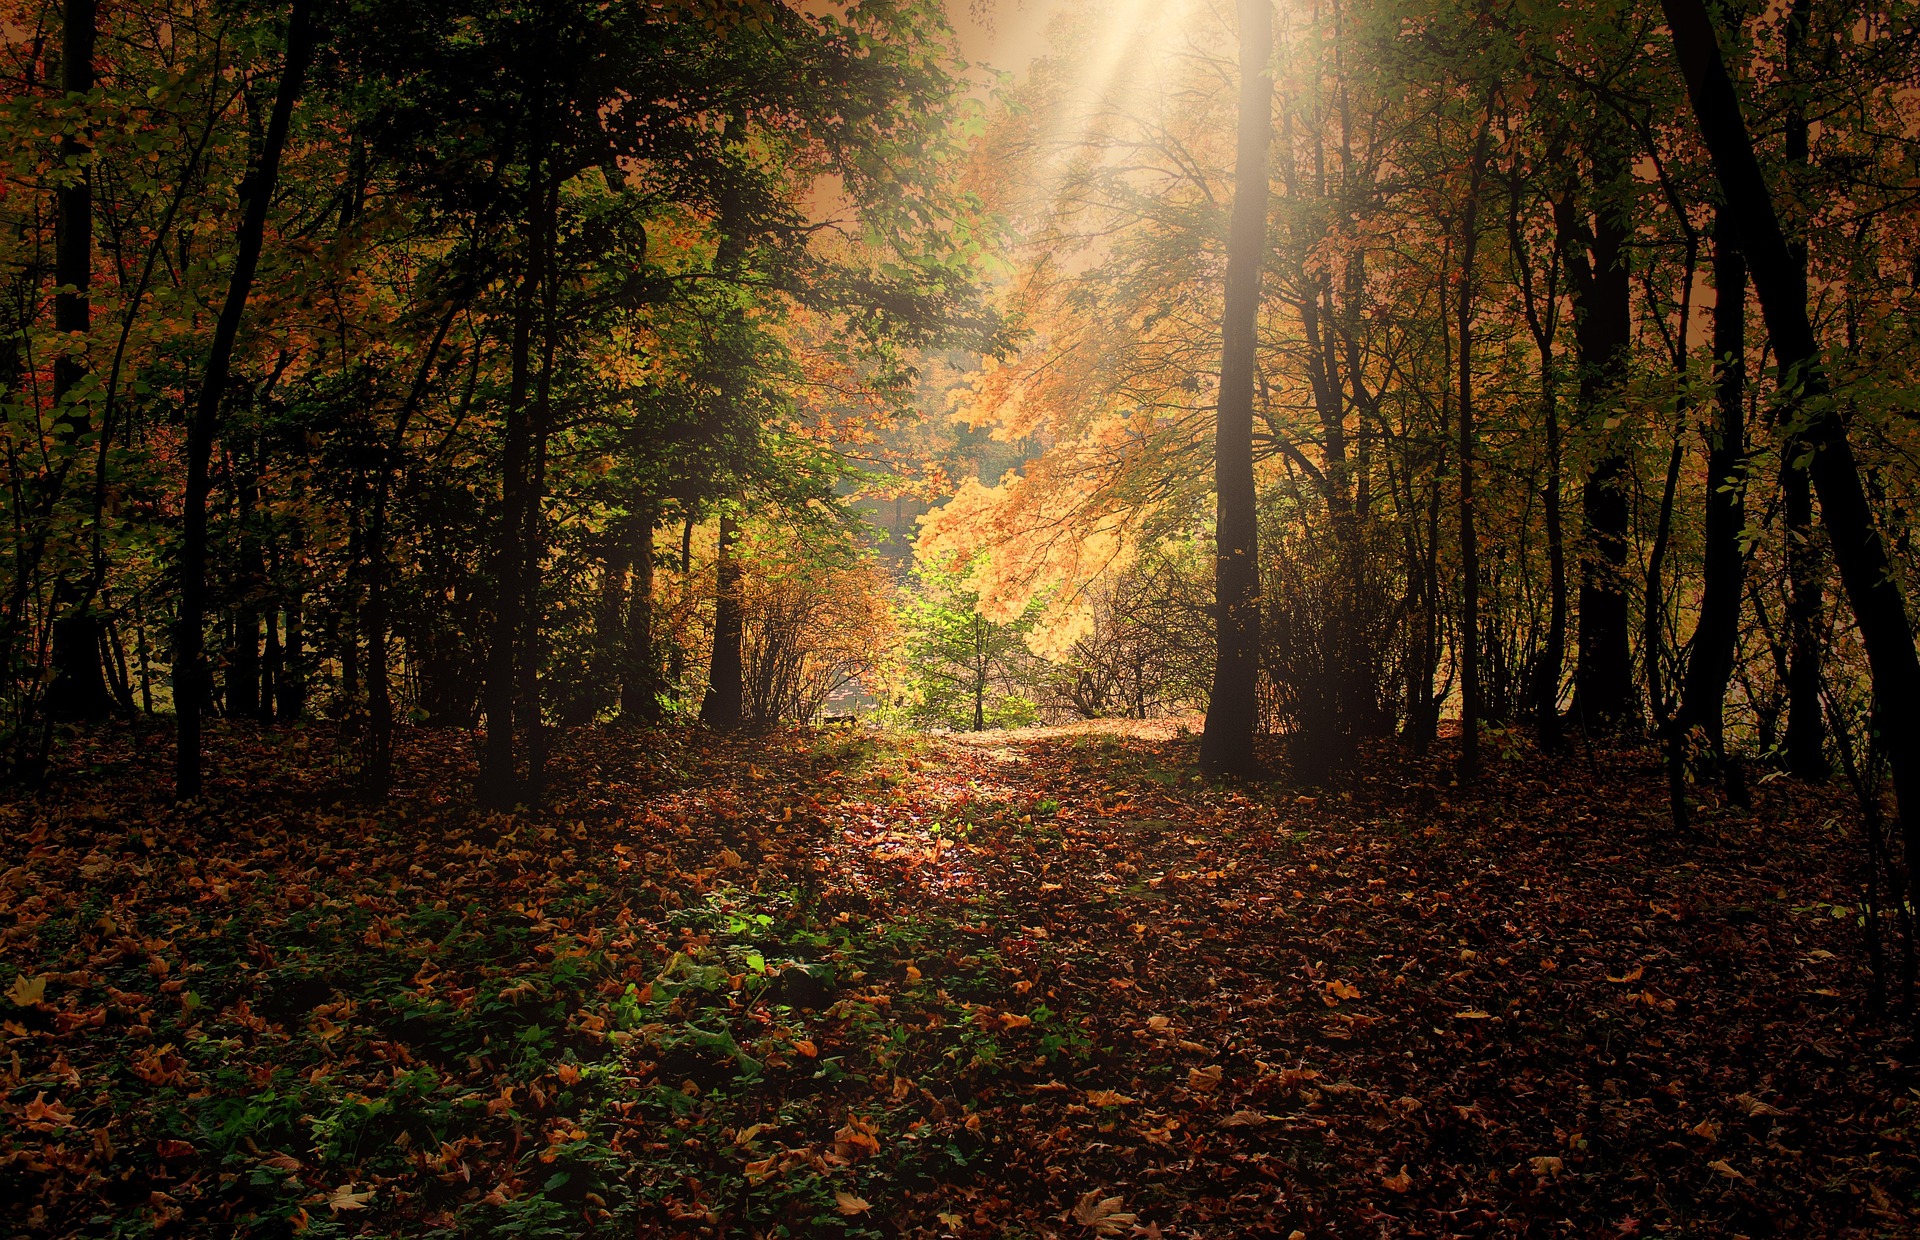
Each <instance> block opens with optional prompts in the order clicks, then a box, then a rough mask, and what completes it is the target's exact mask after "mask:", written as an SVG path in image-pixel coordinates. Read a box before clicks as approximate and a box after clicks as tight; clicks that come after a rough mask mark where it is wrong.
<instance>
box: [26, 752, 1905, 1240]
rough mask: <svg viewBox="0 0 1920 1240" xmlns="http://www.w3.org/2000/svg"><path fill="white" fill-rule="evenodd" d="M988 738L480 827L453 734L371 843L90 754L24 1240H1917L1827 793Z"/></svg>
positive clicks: (41, 875) (252, 765)
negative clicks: (123, 1239) (1102, 1239)
mask: <svg viewBox="0 0 1920 1240" xmlns="http://www.w3.org/2000/svg"><path fill="white" fill-rule="evenodd" d="M981 740H982V738H973V740H972V741H971V742H962V741H960V740H956V739H951V738H949V739H938V740H935V739H926V738H921V739H913V738H902V737H889V736H876V735H871V734H864V733H856V734H852V735H847V734H832V735H823V734H806V733H799V734H788V735H781V736H776V737H768V738H758V739H747V740H739V741H728V742H724V743H720V742H715V741H712V740H710V739H702V738H700V737H699V736H697V735H696V734H691V733H673V732H662V733H651V734H639V735H633V734H619V733H613V732H607V733H591V734H582V735H579V736H577V737H576V738H575V739H574V741H573V743H572V745H571V746H570V748H569V749H568V750H567V752H566V754H565V757H564V760H563V769H562V770H561V771H560V773H559V778H558V780H557V783H556V787H557V792H556V799H555V803H554V804H553V805H552V806H551V807H550V808H549V810H547V811H545V812H543V813H541V814H537V815H527V816H522V817H518V818H501V817H479V816H475V815H474V814H473V813H472V812H471V811H470V810H468V809H466V808H464V792H463V789H464V787H465V785H464V782H463V781H464V779H465V777H466V768H465V765H464V764H465V762H466V755H467V754H468V753H469V752H470V750H469V749H468V747H467V742H466V738H464V737H460V736H457V735H444V736H435V735H432V734H425V735H421V736H418V737H416V738H415V743H414V744H413V746H412V747H411V748H410V750H409V752H408V753H407V755H406V759H407V765H406V771H405V781H406V786H407V787H408V788H409V789H410V790H411V792H410V794H409V796H408V797H407V798H406V799H405V800H403V801H402V802H401V803H400V804H398V805H396V806H395V807H393V808H392V809H390V810H388V811H384V812H382V813H379V814H375V813H371V812H369V811H367V810H365V809H362V808H359V807H355V806H352V805H350V804H345V803H334V802H333V801H332V799H331V794H330V793H329V791H328V789H329V786H330V785H329V781H330V779H331V778H332V775H331V772H332V771H333V770H335V769H337V766H336V764H335V763H334V762H333V758H332V754H331V750H330V748H329V742H328V739H327V738H326V737H325V736H324V735H322V734H307V733H301V734H293V733H282V732H268V733H252V732H246V733H240V734H237V735H234V736H229V737H226V738H225V739H224V740H223V741H222V749H221V752H220V757H221V759H222V761H221V763H220V764H219V769H221V770H222V771H223V772H225V779H226V782H225V783H224V784H223V785H221V786H218V787H216V790H215V793H214V798H213V806H212V808H211V809H209V810H207V811H205V812H203V813H198V814H196V815H194V816H193V817H192V818H191V819H184V820H183V819H182V818H181V817H180V815H179V813H178V812H177V811H175V810H174V809H173V808H172V807H171V806H169V805H166V804H165V803H164V802H163V801H162V800H161V799H160V794H159V793H158V792H156V791H151V790H152V789H157V788H159V787H161V786H163V784H162V782H161V781H160V780H159V779H157V778H156V779H155V780H153V781H152V782H148V781H147V780H145V779H144V778H143V774H144V773H146V768H147V767H148V766H151V767H153V773H154V774H155V775H156V776H157V775H158V774H160V773H161V772H162V768H163V767H164V763H165V760H166V755H165V754H164V753H159V754H155V753H151V752H148V751H146V750H143V749H133V748H129V747H126V746H125V745H124V744H121V743H119V742H103V743H102V744H101V745H100V746H99V747H98V749H97V750H95V751H93V752H90V753H86V754H84V755H81V757H82V759H83V760H84V766H81V765H77V766H76V768H75V775H74V778H73V779H71V780H70V781H68V782H67V783H66V784H64V785H63V787H62V791H61V792H60V793H59V794H58V795H57V796H56V797H55V798H54V799H53V800H51V801H48V802H43V803H34V804H25V803H23V804H19V805H15V806H12V807H6V810H7V812H9V813H10V814H11V815H12V825H11V829H10V831H9V832H8V833H7V836H6V839H7V843H6V845H5V847H6V850H7V851H6V853H5V855H4V857H0V861H3V862H4V864H3V865H0V870H4V874H5V877H4V879H3V880H0V926H4V927H5V931H4V933H5V935H6V939H5V944H6V946H5V957H4V963H5V964H6V965H7V966H9V969H10V972H9V973H4V974H0V989H5V988H6V987H9V986H11V987H13V988H14V990H13V993H14V994H15V996H16V998H15V1001H14V1002H13V1003H12V1004H11V1005H10V1007H11V1010H12V1011H13V1012H14V1017H13V1019H12V1020H11V1021H10V1023H8V1025H7V1034H8V1038H9V1047H10V1048H11V1050H12V1051H13V1052H15V1053H17V1054H18V1055H19V1060H18V1064H17V1066H16V1067H14V1068H13V1070H12V1074H11V1076H10V1079H9V1082H8V1090H7V1093H6V1103H5V1106H6V1108H7V1117H8V1131H7V1133H6V1135H5V1136H4V1137H3V1138H0V1200H6V1201H9V1202H11V1203H14V1204H12V1205H9V1206H7V1207H4V1209H5V1210H6V1211H8V1212H9V1213H8V1214H7V1217H9V1218H11V1219H13V1221H15V1222H16V1224H17V1225H19V1226H20V1227H22V1228H24V1229H28V1230H32V1231H36V1232H38V1233H40V1234H100V1228H99V1227H97V1226H96V1225H95V1224H93V1223H90V1222H89V1221H88V1220H97V1219H109V1218H110V1219H113V1220H116V1222H115V1224H114V1226H115V1227H116V1228H117V1229H118V1230H120V1231H121V1232H125V1233H127V1234H132V1233H133V1232H137V1231H141V1230H145V1229H151V1230H157V1231H159V1232H162V1233H164V1232H166V1231H168V1230H169V1229H173V1228H177V1227H179V1226H181V1225H183V1224H185V1223H186V1222H187V1221H189V1220H195V1219H199V1220H208V1221H212V1222H216V1223H218V1224H220V1225H222V1226H224V1227H226V1228H228V1229H229V1230H231V1231H234V1232H236V1233H238V1234H257V1235H280V1234H285V1233H286V1232H287V1231H288V1230H289V1228H290V1227H294V1226H302V1227H304V1228H306V1233H307V1234H320V1235H329V1234H361V1233H365V1234H383V1235H385V1234H404V1235H420V1234H434V1233H436V1232H437V1233H438V1234H444V1235H449V1236H451V1235H460V1236H501V1237H506V1236H529V1235H531V1236H539V1235H551V1236H571V1235H581V1234H594V1235H599V1234H605V1235H621V1236H634V1235H638V1236H720V1235H727V1236H773V1235H789V1236H809V1237H810V1236H834V1235H847V1236H926V1237H935V1236H957V1237H973V1236H1026V1237H1040V1236H1048V1235H1052V1236H1061V1237H1081V1236H1096V1235H1106V1236H1128V1235H1139V1234H1144V1235H1183V1236H1204V1237H1221V1238H1223V1240H1224V1238H1227V1237H1237V1236H1259V1235H1273V1236H1281V1237H1286V1236H1290V1235H1293V1234H1294V1233H1296V1232H1299V1233H1304V1234H1305V1235H1308V1236H1350V1235H1356V1234H1374V1233H1380V1234H1388V1235H1434V1236H1438V1235H1495V1234H1501V1235H1504V1234H1513V1233H1523V1234H1540V1235H1546V1234H1578V1235H1621V1236H1626V1235H1635V1234H1656V1233H1662V1232H1667V1233H1684V1234H1688V1235H1726V1236H1732V1235H1739V1234H1745V1235H1756V1236H1757V1235H1763V1234H1793V1235H1847V1234H1856V1235H1882V1234H1883V1235H1900V1234H1909V1233H1908V1230H1907V1228H1908V1220H1909V1218H1910V1217H1911V1215H1912V1213H1913V1210H1914V1202H1915V1196H1914V1194H1915V1187H1916V1179H1915V1177H1914V1156H1913V1149H1912V1146H1911V1144H1910V1126H1911V1123H1912V1111H1911V1109H1910V1104H1911V1103H1912V1100H1913V1098H1914V1097H1915V1095H1914V1094H1912V1093H1910V1092H1909V1090H1910V1088H1911V1087H1912V1086H1913V1085H1914V1084H1915V1079H1914V1074H1913V1072H1912V1071H1911V1070H1910V1069H1909V1068H1908V1067H1907V1066H1906V1064H1907V1061H1909V1060H1910V1059H1911V1058H1912V1055H1911V1054H1910V1052H1909V1050H1908V1047H1909V1043H1907V1042H1906V1041H1905V1040H1902V1039H1894V1038H1891V1037H1888V1036H1886V1035H1884V1033H1883V1032H1882V1031H1880V1030H1878V1029H1876V1028H1875V1027H1874V1026H1873V1025H1872V1024H1871V1023H1870V1022H1868V1021H1865V1020H1863V1019H1859V1018H1857V1017H1856V1015H1855V1013H1858V1012H1860V1011H1862V1010H1864V995H1863V982H1862V978H1861V973H1860V970H1859V969H1858V968H1857V967H1856V963H1855V958H1856V957H1857V955H1858V931H1857V929H1855V928H1854V925H1853V920H1854V917H1855V910H1854V909H1853V908H1852V907H1851V904H1852V898H1851V886H1850V884H1851V875H1850V872H1849V870H1848V868H1847V867H1848V866H1849V865H1850V862H1851V857H1852V852H1851V847H1850V845H1849V843H1848V842H1847V840H1846V839H1845V838H1844V837H1843V835H1842V834H1841V832H1840V830H1839V829H1838V828H1839V826H1840V825H1841V824H1844V823H1845V822H1847V821H1848V820H1847V818H1846V816H1845V815H1844V814H1839V813H1838V811H1836V810H1835V809H1834V808H1833V807H1831V806H1823V805H1822V804H1821V802H1820V801H1819V800H1818V799H1817V798H1814V797H1811V796H1802V795H1800V794H1799V793H1797V792H1793V791H1792V790H1790V789H1789V788H1788V787H1787V785H1786V784H1785V783H1784V782H1775V783H1772V784H1769V785H1765V786H1764V787H1763V788H1762V803H1761V806H1760V809H1759V811H1758V813H1757V814H1755V815H1752V816H1742V815H1738V814H1734V813H1731V812H1729V811H1726V810H1724V809H1722V808H1719V807H1714V806H1706V807H1703V812H1702V814H1701V820H1702V823H1703V826H1702V828H1701V830H1700V831H1699V832H1698V833H1697V834H1695V835H1692V836H1689V837H1686V838H1674V837H1672V836H1671V835H1670V833H1669V832H1668V831H1667V829H1666V828H1665V825H1664V822H1663V820H1662V817H1661V813H1660V805H1661V801H1660V796H1659V785H1658V778H1659V777H1658V772H1657V771H1655V770H1653V769H1652V768H1651V767H1650V766H1649V767H1647V768H1646V769H1641V767H1642V766H1645V763H1644V759H1643V758H1642V757H1641V756H1639V755H1635V754H1630V753H1629V754H1622V755H1617V756H1607V755H1603V756H1602V759H1603V762H1605V763H1606V765H1605V766H1604V767H1603V770H1602V776H1603V778H1602V780H1601V781H1600V783H1599V785H1598V786H1597V787H1596V786H1594V785H1593V781H1592V779H1591V777H1590V776H1589V775H1588V774H1587V773H1586V771H1585V768H1584V764H1582V765H1581V766H1580V767H1578V768H1575V767H1573V766H1571V765H1570V766H1569V767H1568V768H1567V769H1565V770H1559V771H1548V772H1547V774H1548V776H1549V778H1548V779H1547V780H1546V781H1542V780H1539V779H1537V778H1529V779H1526V780H1520V779H1517V778H1510V777H1506V776H1501V775H1496V777H1495V779H1494V781H1493V782H1492V784H1491V785H1490V786H1489V787H1488V788H1487V789H1485V790H1484V792H1483V795H1482V796H1481V797H1480V798H1479V799H1476V800H1473V801H1470V802H1456V801H1455V800H1454V799H1452V798H1451V797H1450V796H1448V795H1435V794H1434V793H1432V792H1422V789H1434V788H1438V789H1440V790H1441V791H1442V793H1444V792H1445V791H1446V789H1445V782H1444V776H1442V775H1440V774H1438V771H1439V770H1440V769H1442V768H1439V767H1435V768H1434V769H1432V770H1419V769H1414V768H1411V767H1408V766H1405V765H1403V764H1400V763H1399V762H1398V760H1396V762H1395V763H1386V762H1383V763H1381V764H1379V765H1377V766H1376V767H1373V768H1370V769H1369V772H1368V775H1367V777H1365V778H1362V779H1358V780H1356V781H1355V783H1354V784H1353V786H1352V787H1351V788H1349V789H1347V790H1346V791H1344V792H1338V793H1332V794H1326V795H1318V794H1315V795H1309V794H1304V793H1302V792H1300V791H1298V790H1293V789H1288V788H1285V787H1283V786H1280V785H1263V786H1260V787H1255V788H1246V789H1231V788H1218V787H1213V786H1210V785H1208V784H1206V783H1204V782H1202V781H1199V780H1197V779H1196V778H1195V777H1194V776H1193V775H1192V774H1191V773H1190V772H1191V764H1192V757H1193V755H1192V752H1191V748H1192V741H1191V739H1190V738H1184V737H1182V736H1180V735H1179V734H1178V733H1177V731H1175V732H1173V733H1170V734H1167V735H1164V736H1162V737H1158V738H1154V737H1148V738H1142V737H1139V736H1126V737H1116V736H1111V735H1106V736H1103V735H1097V734H1095V735H1061V734H1057V733H1056V734H1048V735H1041V736H1037V737H1007V736H1001V737H997V738H991V739H989V740H987V742H986V743H981ZM1516 767H1517V764H1516ZM1499 769H1500V770H1505V769H1507V768H1505V767H1501V768H1499ZM1526 769H1527V770H1528V771H1529V772H1530V773H1532V774H1535V775H1537V774H1538V773H1539V772H1540V769H1541V768H1539V766H1538V765H1537V764H1534V763H1533V762H1532V761H1531V760H1529V763H1528V765H1527V768H1526ZM1836 904H1837V905H1841V906H1843V907H1842V908H1839V909H1836V908H1835V907H1834V906H1835V905H1836ZM39 983H44V990H43V991H42V992H40V993H38V994H37V995H36V994H35V993H34V992H33V989H32V988H33V986H34V985H36V984H39Z"/></svg>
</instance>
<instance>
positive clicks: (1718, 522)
mask: <svg viewBox="0 0 1920 1240" xmlns="http://www.w3.org/2000/svg"><path fill="white" fill-rule="evenodd" d="M1713 286H1714V298H1715V300H1714V308H1713V355H1714V358H1715V360H1716V362H1717V364H1718V365H1719V368H1720V370H1719V374H1718V376H1717V382H1716V384H1715V387H1714V396H1715V411H1716V415H1717V417H1716V422H1715V425H1714V428H1713V433H1712V436H1711V437H1710V440H1709V443H1708V449H1707V511H1706V548H1705V552H1706V557H1705V558H1706V562H1705V565H1704V568H1703V576H1702V582H1701V589H1700V620H1699V623H1698V624H1697V625H1695V627H1694V630H1693V647H1692V650H1691V651H1690V653H1689V654H1688V657H1687V671H1686V681H1685V685H1684V688H1683V689H1682V691H1681V695H1680V714H1679V719H1678V721H1677V730H1678V731H1679V733H1680V734H1681V735H1682V736H1685V735H1686V734H1688V733H1690V732H1692V731H1693V730H1695V729H1698V730H1699V731H1700V732H1701V733H1702V734H1703V736H1704V739H1705V741H1706V747H1707V752H1708V754H1709V755H1710V756H1711V758H1712V761H1713V763H1714V764H1715V766H1716V767H1718V768H1721V769H1723V770H1724V769H1725V764H1726V737H1725V731H1724V727H1723V723H1722V715H1723V713H1724V710H1725V704H1726V696H1727V682H1728V680H1729V679H1730V678H1731V677H1732V675H1733V660H1734V650H1735V648H1736V645H1737V643H1738V642H1739V638H1740V596H1741V594H1742V593H1743V592H1744V591H1745V589H1746V574H1747V561H1746V557H1745V556H1744V555H1742V554H1741V553H1740V533H1741V531H1742V530H1744V529H1745V528H1746V524H1747V510H1746V486H1747V479H1746V469H1747V428H1746V408H1745V399H1746V355H1747V305H1746V302H1747V266H1746V260H1745V259H1744V258H1743V257H1741V254H1740V249H1739V246H1738V245H1737V244H1735V241H1734V237H1733V226H1732V224H1731V223H1729V222H1728V220H1727V218H1726V210H1725V208H1722V209H1721V210H1720V211H1719V212H1718V214H1717V215H1716V216H1715V223H1714V250H1713Z"/></svg>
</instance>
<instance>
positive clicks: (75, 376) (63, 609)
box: [46, 0, 113, 720]
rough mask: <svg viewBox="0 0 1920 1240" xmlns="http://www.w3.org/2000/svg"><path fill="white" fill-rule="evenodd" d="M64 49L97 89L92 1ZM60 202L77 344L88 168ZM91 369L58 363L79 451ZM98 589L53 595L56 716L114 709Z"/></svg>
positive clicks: (75, 586)
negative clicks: (77, 392)
mask: <svg viewBox="0 0 1920 1240" xmlns="http://www.w3.org/2000/svg"><path fill="white" fill-rule="evenodd" d="M63 25H64V29H63V30H62V39H61V48H60V86H61V89H62V90H63V91H65V92H66V94H67V96H68V97H69V98H72V97H74V96H77V95H85V94H86V93H87V92H88V91H90V90H92V89H93V44H94V28H95V13H94V0H66V5H65V13H64V15H63ZM90 154H91V151H90V150H89V149H88V140H87V138H86V137H85V135H83V134H80V133H69V134H67V135H65V136H64V137H62V138H61V139H60V155H61V158H62V159H63V160H68V161H73V162H81V161H84V160H86V159H87V157H88V156H89V155H90ZM56 198H57V201H56V203H55V208H54V210H55V217H54V227H55V233H56V236H55V240H54V260H53V268H54V280H55V282H56V283H57V284H59V285H60V286H61V287H62V288H63V289H64V288H68V287H71V289H72V291H71V292H61V293H57V294H55V296H54V299H53V327H54V330H55V331H56V332H58V333H60V334H61V335H62V336H63V337H66V338H67V339H66V341H65V342H63V343H66V344H69V345H78V344H79V343H80V341H83V340H84V339H85V338H86V335H87V332H88V331H90V330H91V328H92V325H93V305H92V301H91V299H90V298H89V296H88V292H89V289H90V287H91V285H92V283H93V171H92V169H91V167H85V168H83V170H82V171H81V172H80V174H79V175H78V176H77V177H75V179H74V180H73V182H72V183H71V184H68V185H64V186H62V187H61V188H60V191H59V193H58V195H57V196H56ZM85 374H86V364H85V363H84V362H83V361H82V360H81V359H80V358H79V357H76V356H73V355H71V354H69V353H67V352H65V351H64V350H63V351H62V352H61V353H60V354H59V356H58V357H56V358H55V359H54V363H53V403H54V407H55V413H54V427H55V432H56V433H57V434H58V436H59V437H60V439H61V440H62V441H63V442H65V443H66V444H67V445H68V447H69V448H70V450H72V451H73V452H75V453H78V452H79V451H81V448H82V442H81V441H82V440H83V439H84V438H85V436H86V433H87V431H88V429H89V428H90V427H91V424H92V419H91V418H90V417H89V416H88V412H87V405H86V403H85V402H84V401H82V400H76V399H73V395H72V393H73V390H74V388H75V387H77V386H78V385H79V383H80V380H81V379H82V378H83V377H84V376H85ZM92 599H93V591H91V590H84V589H82V588H81V586H80V585H79V583H77V582H74V581H70V580H68V579H67V578H66V577H65V575H64V574H63V575H62V577H61V580H60V583H59V586H58V588H57V589H56V590H55V592H54V599H53V607H54V611H55V613H56V615H55V619H54V623H53V652H52V662H53V682H52V683H51V684H50V685H49V686H48V687H47V703H46V705H47V710H48V712H49V713H50V714H51V715H52V716H53V717H54V718H57V719H85V720H99V719H105V718H107V717H108V716H109V715H111V714H112V713H113V696H112V694H111V693H109V692H108V690H107V683H106V680H105V678H104V676H103V674H102V664H101V644H102V637H103V635H104V634H103V630H102V628H101V624H100V617H99V616H98V615H97V614H96V613H95V612H94V609H93V603H92Z"/></svg>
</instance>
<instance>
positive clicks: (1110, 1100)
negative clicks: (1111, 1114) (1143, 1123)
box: [1087, 1089, 1134, 1107]
mask: <svg viewBox="0 0 1920 1240" xmlns="http://www.w3.org/2000/svg"><path fill="white" fill-rule="evenodd" d="M1133 1101H1134V1100H1133V1099H1132V1098H1129V1097H1127V1096H1126V1095H1125V1094H1123V1093H1120V1092H1118V1091H1116V1090H1111V1089H1090V1090H1088V1091H1087V1105H1088V1106H1090V1107H1123V1106H1128V1105H1131V1104H1132V1103H1133Z"/></svg>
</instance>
